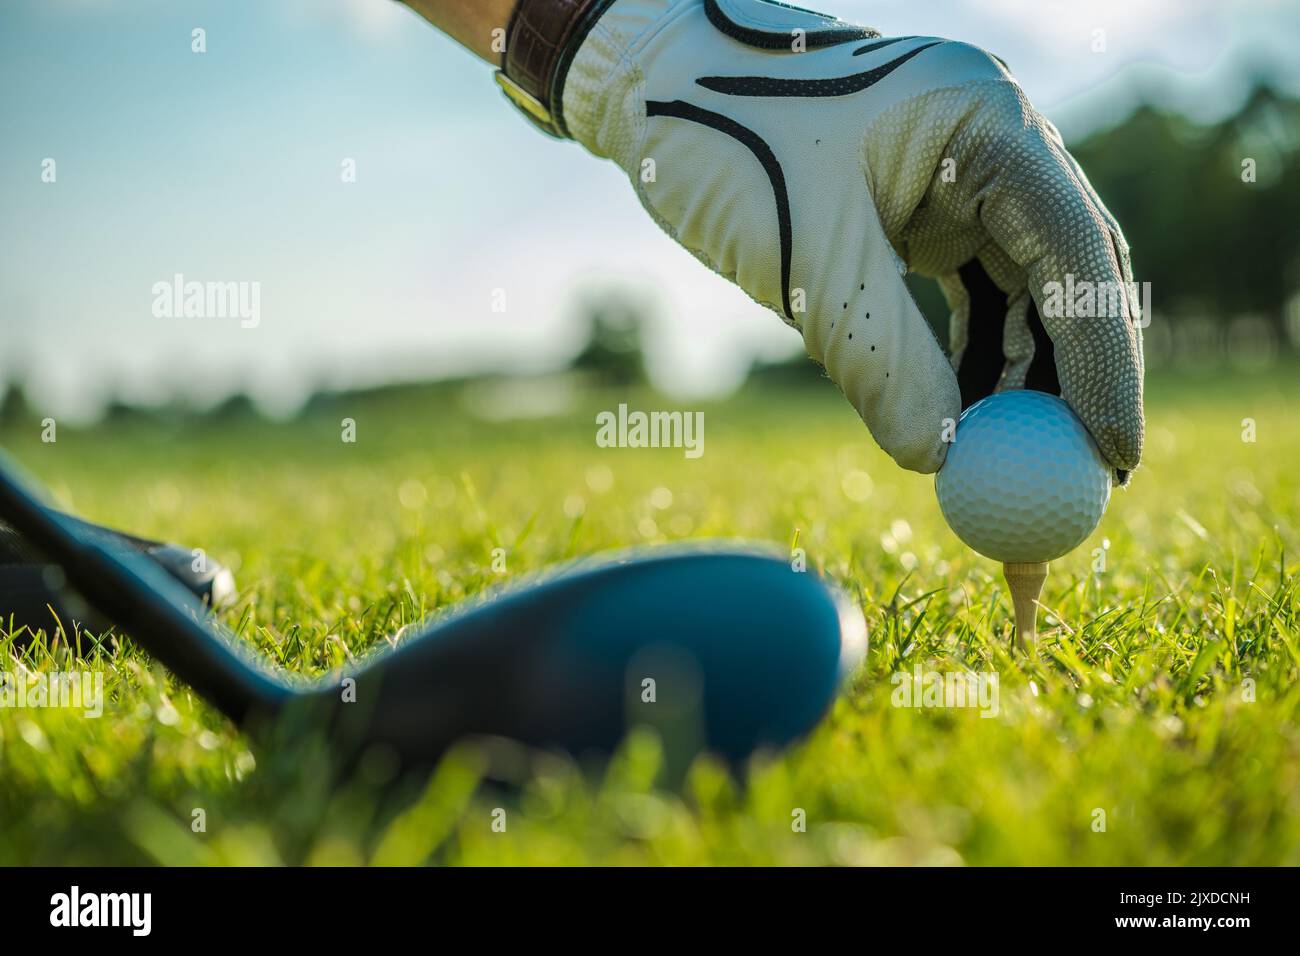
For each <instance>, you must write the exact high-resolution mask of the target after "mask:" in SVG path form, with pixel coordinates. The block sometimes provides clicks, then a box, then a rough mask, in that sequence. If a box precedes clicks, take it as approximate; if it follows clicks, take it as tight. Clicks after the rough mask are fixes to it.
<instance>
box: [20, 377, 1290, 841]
mask: <svg viewBox="0 0 1300 956" xmlns="http://www.w3.org/2000/svg"><path fill="white" fill-rule="evenodd" d="M1295 372H1296V369H1295V368H1294V367H1292V366H1280V367H1278V368H1275V369H1273V370H1271V371H1266V372H1253V373H1250V374H1244V373H1228V372H1225V371H1223V370H1220V369H1215V370H1206V371H1204V372H1202V373H1199V374H1191V373H1188V374H1184V375H1182V376H1181V377H1180V378H1177V379H1175V378H1161V377H1159V376H1157V377H1154V378H1153V379H1152V382H1151V386H1150V389H1149V392H1150V400H1149V439H1148V449H1149V450H1148V454H1147V458H1146V462H1145V465H1144V467H1143V468H1142V469H1141V471H1140V472H1139V473H1138V475H1137V476H1136V479H1135V481H1134V482H1133V485H1132V487H1131V488H1130V489H1127V490H1124V491H1121V492H1118V493H1117V494H1116V495H1115V496H1114V498H1113V500H1112V504H1111V507H1110V511H1109V513H1108V515H1107V517H1106V519H1105V520H1104V522H1103V524H1102V527H1101V529H1100V530H1099V531H1098V532H1097V533H1096V534H1095V535H1094V536H1093V538H1092V539H1090V540H1089V541H1088V542H1087V543H1086V544H1085V545H1084V546H1083V547H1081V548H1080V549H1079V550H1078V551H1076V552H1075V553H1073V554H1071V555H1069V556H1067V557H1066V558H1064V559H1062V560H1061V561H1059V562H1056V563H1055V564H1054V566H1053V571H1052V574H1051V576H1050V577H1049V579H1048V584H1047V590H1046V592H1045V596H1044V601H1045V603H1046V604H1047V605H1048V606H1049V607H1050V608H1051V609H1052V613H1053V622H1052V623H1051V624H1050V625H1049V626H1048V627H1047V628H1046V630H1045V634H1044V638H1043V642H1042V653H1041V656H1040V657H1039V658H1038V659H1036V660H1034V659H1027V658H1025V657H1023V656H1021V655H1018V654H1015V653H1013V652H1012V650H1011V646H1010V616H1009V615H1010V609H1009V606H1008V602H1007V598H1006V595H1005V592H1004V587H1003V585H1002V582H1001V580H1000V577H999V575H998V569H997V568H996V567H995V566H994V565H993V564H992V563H991V562H988V561H985V560H983V559H981V558H979V557H977V556H975V555H973V554H972V553H970V552H968V551H966V550H965V549H964V548H963V547H962V546H961V545H960V544H959V543H958V542H957V541H956V540H955V539H954V538H953V537H952V535H951V533H950V532H948V531H947V529H946V527H945V526H944V524H943V521H942V519H941V517H940V515H939V512H938V508H937V506H936V504H935V502H934V496H933V490H932V483H931V481H930V480H929V479H926V478H923V477H920V476H916V475H911V474H904V473H901V472H899V471H898V470H897V469H896V468H895V467H893V466H892V464H891V463H890V462H889V461H888V460H887V459H886V458H885V456H884V455H883V454H882V453H881V452H879V451H878V450H876V449H875V448H874V446H873V445H872V443H871V442H870V440H869V438H868V436H867V434H866V433H865V431H864V430H863V429H862V427H861V425H860V424H859V423H858V422H857V420H856V418H855V416H854V415H853V413H852V410H851V409H849V408H848V407H847V405H845V404H844V403H843V402H842V400H840V399H839V398H838V396H837V395H836V394H835V393H834V388H833V387H832V386H831V385H830V384H829V383H826V384H825V387H824V388H821V389H813V390H802V391H788V392H786V391H769V392H766V393H761V392H750V393H747V394H745V395H742V396H741V397H739V398H737V399H734V400H732V401H730V402H726V403H720V404H717V405H709V406H705V413H706V446H705V454H704V456H703V458H701V459H699V460H696V461H688V460H686V459H685V458H684V457H683V455H682V454H681V452H680V451H672V450H609V449H601V448H597V447H596V446H595V444H594V440H593V439H594V431H595V429H594V424H593V423H594V415H595V412H596V411H597V410H599V409H602V408H612V407H615V406H616V404H617V402H618V401H620V400H627V397H626V396H622V395H618V396H615V395H587V396H585V397H583V398H581V399H580V401H579V405H578V407H577V408H575V409H574V410H573V411H572V412H570V413H568V414H565V415H562V416H558V417H555V418H550V419H545V420H541V421H533V422H510V423H498V424H487V423H484V422H482V421H479V420H477V419H475V418H474V417H473V416H472V415H470V414H469V413H468V412H467V411H466V409H465V408H464V407H463V406H462V405H460V404H458V403H457V402H456V401H455V400H454V399H453V398H451V397H449V395H447V394H446V393H445V392H444V391H439V390H423V391H421V390H416V391H412V392H410V393H408V394H402V393H394V394H388V395H378V396H371V397H367V398H358V399H355V400H351V401H348V400H340V404H336V405H335V406H334V407H330V408H326V409H324V410H322V411H320V412H319V413H318V414H315V415H313V416H311V417H310V418H308V419H306V420H303V421H299V422H295V423H293V424H287V425H286V424H281V425H276V424H269V423H264V422H260V421H254V420H251V419H243V418H238V417H235V418H229V419H224V420H220V421H212V422H206V423H200V424H194V423H189V424H185V425H181V424H178V423H175V422H173V423H167V422H165V421H159V422H152V423H142V422H131V421H123V422H116V423H111V424H107V425H102V426H99V427H97V428H93V429H89V430H83V431H77V430H74V429H71V428H62V429H61V431H60V432H59V435H58V441H57V443H55V444H42V443H41V442H40V441H39V432H38V429H37V427H36V426H35V425H25V426H22V427H14V426H10V428H9V429H8V430H7V431H5V432H0V440H2V441H3V443H4V445H5V446H6V447H7V448H8V449H10V450H11V451H12V452H13V453H14V454H15V455H16V456H17V457H18V458H19V459H20V460H21V461H22V462H23V463H24V464H25V465H26V466H27V467H28V468H29V469H30V470H31V471H33V472H34V473H35V474H36V475H37V476H39V477H40V478H41V479H42V480H44V481H45V482H47V483H48V484H49V486H50V487H51V488H52V489H54V491H55V493H56V495H57V496H58V498H59V499H60V500H61V501H62V503H64V504H65V505H67V506H68V507H71V508H74V509H76V510H77V511H78V512H79V513H81V514H83V515H86V516H87V517H91V518H94V519H97V520H101V521H105V522H108V523H112V524H115V525H117V526H121V527H126V528H130V529H132V530H135V531H138V532H140V533H146V534H152V535H158V536H162V537H166V538H169V539H172V540H179V541H183V542H186V543H193V544H200V545H203V546H204V547H206V548H208V549H209V551H210V552H211V553H212V554H213V555H214V556H215V557H217V558H219V559H221V560H223V561H226V562H227V563H229V564H231V565H233V566H235V567H236V568H237V571H238V578H239V581H240V585H241V590H242V593H243V598H242V600H241V602H240V604H239V605H238V606H237V607H236V608H234V609H232V610H230V611H229V612H227V613H226V614H225V619H226V621H227V623H229V624H230V625H231V626H232V627H234V628H235V629H237V630H238V631H239V633H240V634H241V635H242V637H243V639H244V640H246V641H249V642H251V643H252V644H254V645H255V646H256V647H257V648H258V649H259V650H260V651H261V652H262V653H265V654H266V655H268V656H269V657H271V658H273V659H274V660H276V661H278V663H279V664H281V665H282V666H284V667H285V668H288V669H289V670H291V671H296V672H301V673H310V674H315V673H324V672H326V671H328V670H330V669H331V668H334V667H336V666H338V665H340V664H341V663H342V662H343V661H345V660H347V659H349V658H353V657H357V656H360V655H362V654H364V653H366V652H367V651H369V650H371V649H374V648H377V647H381V646H382V645H383V644H384V642H385V641H386V640H387V639H388V636H390V635H392V634H394V633H395V632H397V630H398V629H399V628H400V627H402V626H403V625H404V624H406V623H410V622H412V621H415V620H418V619H419V618H420V617H422V616H423V615H425V614H427V613H429V612H432V611H435V610H437V609H438V608H440V607H443V606H446V605H448V604H451V603H454V602H456V601H459V600H460V599H462V598H464V597H466V596H468V595H472V594H475V593H477V592H480V591H482V590H483V589H485V588H488V587H491V586H493V585H494V584H497V583H499V582H500V581H501V580H502V578H503V577H505V578H506V579H509V578H510V577H514V576H517V575H520V574H523V573H526V572H529V571H532V570H535V569H538V568H540V567H543V566H545V565H547V564H550V563H553V562H556V561H561V560H564V559H566V558H568V557H571V556H574V555H579V554H586V553H589V552H593V551H598V550H602V549H607V548H615V547H624V546H628V545H638V544H648V543H653V542H662V541H666V540H678V539H688V538H702V537H739V538H746V539H758V540H762V541H767V542H774V543H775V544H777V545H778V546H780V547H789V546H791V544H792V543H794V542H796V541H797V546H798V547H800V548H803V549H805V551H806V554H807V559H808V562H809V564H810V565H811V566H813V567H815V568H817V569H818V570H819V571H821V572H822V573H823V574H825V575H826V576H828V577H829V578H831V579H832V580H834V581H836V582H839V583H840V585H841V586H843V587H844V588H845V589H846V590H847V591H848V592H849V593H850V594H852V595H854V596H855V597H857V598H858V599H859V600H860V602H861V605H862V607H863V609H864V612H865V614H866V617H867V621H868V625H869V628H870V633H871V648H870V652H869V655H868V659H867V660H866V662H865V663H864V664H863V666H862V667H861V668H860V669H859V670H858V672H857V673H855V674H854V675H853V677H852V679H851V681H850V685H849V687H848V688H847V691H846V693H845V694H844V695H843V696H842V698H841V699H840V700H839V702H838V703H837V704H836V706H835V708H834V711H833V712H832V713H831V714H830V715H829V716H828V717H827V719H826V720H825V721H824V722H823V724H822V725H821V727H820V728H819V729H818V730H817V731H816V732H815V733H814V734H813V736H812V737H811V738H810V739H809V740H807V741H806V742H804V743H803V744H801V745H799V746H798V747H796V748H794V749H792V750H791V751H789V752H787V753H785V754H783V755H779V756H775V755H773V756H764V757H762V758H760V759H759V760H757V761H756V762H755V763H754V765H753V766H752V767H751V768H750V770H749V773H748V775H747V777H746V779H745V780H744V781H743V782H742V781H738V780H736V779H733V778H732V777H731V776H729V775H728V774H727V773H726V772H725V771H724V770H723V769H722V768H720V767H719V766H717V765H716V764H714V763H712V762H711V761H709V760H708V759H702V760H700V761H698V762H697V763H696V764H695V765H694V767H693V768H692V770H691V772H690V774H689V776H688V778H687V780H686V782H685V784H684V785H683V786H681V787H674V788H666V787H664V786H663V785H662V783H663V776H664V771H663V763H664V762H663V759H662V754H661V753H660V749H659V746H658V743H657V742H656V740H655V739H654V738H653V737H650V736H648V735H645V734H637V735H634V736H633V737H631V738H630V739H629V740H628V741H627V742H626V744H625V745H624V747H623V748H622V750H621V751H620V753H619V754H618V755H617V757H616V759H615V760H614V761H613V762H612V764H611V765H610V766H609V767H607V768H605V769H598V768H593V767H580V766H577V765H575V764H574V763H573V762H571V761H569V760H567V759H564V758H560V757H558V756H556V755H545V754H518V755H516V756H517V757H518V759H519V768H520V769H519V771H518V773H519V779H520V782H521V787H519V788H518V789H515V790H513V791H509V792H503V791H501V790H498V789H494V788H490V787H485V786H482V785H481V782H480V777H481V773H482V769H483V762H482V757H481V755H480V754H477V753H475V752H474V751H471V750H468V749H462V750H460V751H457V752H455V753H453V754H452V755H450V756H449V757H448V758H447V760H446V761H444V763H443V764H442V765H441V766H440V768H439V769H438V770H437V772H436V773H435V774H434V775H433V776H432V777H431V778H430V779H429V780H428V781H426V782H424V783H422V785H421V787H420V788H419V789H418V790H414V791H409V792H403V793H397V794H394V793H392V792H391V791H383V790H381V788H380V787H379V785H378V778H377V777H376V778H375V779H373V780H372V779H369V778H366V777H363V778H362V779H361V780H359V781H358V782H357V783H356V784H354V785H352V786H350V787H348V788H346V789H344V790H342V791H333V792H331V791H329V790H327V789H326V788H325V786H324V784H323V782H322V781H323V779H324V776H323V774H322V773H321V760H322V756H321V754H320V753H319V752H318V749H317V748H316V747H314V746H312V745H303V746H293V747H284V748H278V749H274V750H271V751H259V752H256V753H255V752H254V751H253V750H252V749H251V747H250V744H249V742H248V741H247V740H246V739H245V738H243V737H242V736H240V735H239V734H237V733H235V732H234V731H233V730H232V728H231V727H230V726H229V725H228V724H227V722H226V721H224V720H223V719H222V718H220V717H219V716H218V715H217V714H216V713H215V712H214V710H213V709H212V708H211V707H209V706H207V705H206V704H204V703H203V702H201V701H199V700H197V699H196V698H195V697H194V696H193V695H192V694H191V693H190V692H189V691H188V690H187V689H186V688H185V687H184V686H183V685H180V684H179V683H178V682H177V681H175V680H174V679H173V678H172V677H171V676H170V675H169V674H168V673H167V672H166V671H164V670H163V669H162V668H161V667H160V666H158V665H156V664H154V663H153V662H152V661H151V660H150V659H149V658H148V657H147V656H146V655H144V654H143V653H142V652H140V651H139V650H137V649H135V648H134V647H133V646H132V645H131V644H130V643H129V642H127V641H123V640H119V639H116V638H114V639H112V640H111V641H110V642H108V643H107V645H106V646H97V645H96V644H95V643H94V642H93V641H91V640H89V639H88V638H86V637H85V636H82V638H81V641H80V653H78V651H77V650H76V648H77V646H78V645H77V641H76V640H75V639H71V640H70V639H69V638H68V637H67V636H61V637H60V638H59V639H58V640H56V641H54V642H53V643H49V642H39V643H36V644H34V645H32V646H31V647H29V648H28V649H27V650H26V651H19V650H18V648H17V645H16V644H15V642H14V641H13V638H12V637H11V636H8V637H7V636H6V635H5V634H4V633H3V632H0V670H9V671H27V672H32V671H52V670H65V671H66V670H73V669H78V670H80V669H89V670H93V671H97V672H102V673H103V675H104V682H105V690H106V694H107V705H106V711H105V714H104V716H103V717H102V718H100V719H94V720H92V719H85V718H83V717H82V716H80V714H79V713H77V712H70V711H66V710H53V709H43V710H42V709H26V710H18V709H14V708H0V864H51V863H55V864H107V863H127V864H132V863H165V864H181V863H200V864H206V863H214V864H215V863H251V864H260V863H290V864H297V863H367V862H368V863H423V862H433V863H441V864H534V863H546V864H637V863H648V864H658V863H669V864H687V865H691V864H749V863H769V864H771V863H775V864H805V863H834V864H872V863H878V864H963V863H964V864H1083V865H1093V864H1246V863H1254V864H1288V863H1289V864H1297V863H1300V731H1298V730H1297V725H1296V716H1297V709H1298V706H1300V684H1298V683H1297V680H1296V677H1297V672H1298V671H1300V596H1298V595H1297V587H1298V582H1300V578H1298V577H1297V568H1298V565H1297V555H1298V554H1300V534H1298V533H1297V528H1298V527H1300V522H1298V521H1297V517H1298V516H1300V480H1298V479H1297V474H1298V472H1300V424H1297V421H1296V419H1295V415H1294V410H1295V409H1296V408H1297V407H1298V406H1297V397H1300V396H1298V394H1297V385H1296V384H1295V383H1296V375H1295ZM632 404H633V406H634V407H641V408H662V407H680V406H681V403H680V402H677V403H670V402H668V401H667V400H664V399H660V398H655V397H654V396H651V395H648V394H647V395H640V396H635V397H634V398H633V399H632ZM343 417H352V418H354V419H355V420H356V422H357V430H358V432H357V433H358V441H357V443H356V444H351V445H349V444H344V443H343V442H341V441H340V434H339V433H340V427H339V421H340V420H341V419H342V418H343ZM1247 418H1250V419H1253V420H1254V421H1255V428H1256V438H1257V440H1256V441H1255V442H1253V443H1252V442H1245V441H1243V440H1242V430H1243V424H1242V420H1243V419H1247ZM497 548H500V549H504V550H503V552H501V554H503V555H504V558H505V561H506V567H507V573H506V574H505V575H504V576H503V575H500V574H497V573H495V572H494V570H493V566H492V565H493V552H494V549H497ZM1101 558H1104V567H1103V565H1102V564H1101V563H1100V559H1101ZM918 664H920V665H921V666H922V667H924V668H926V669H927V670H938V671H942V672H957V671H974V672H996V674H997V675H998V677H999V682H1000V684H999V686H1000V699H999V708H998V714H997V716H996V717H991V718H990V717H985V716H981V713H980V711H978V710H975V709H916V708H902V707H896V706H894V705H893V702H892V701H891V698H892V696H893V690H894V685H893V684H892V683H891V680H890V678H891V675H892V674H894V673H895V672H898V671H911V670H912V669H913V668H915V667H916V666H917V665H918ZM498 810H500V811H502V812H504V819H505V822H506V829H505V832H504V833H502V832H495V831H494V829H493V821H494V813H495V812H496V811H498ZM799 811H802V812H803V814H804V815H805V816H806V821H807V825H806V831H805V832H796V829H795V828H794V827H792V821H794V820H795V819H796V817H797V815H798V812H799ZM200 812H201V815H202V820H203V823H204V825H205V829H204V830H202V831H201V832H196V828H195V825H194V821H195V820H196V819H197V818H198V814H199V813H200ZM500 816H501V815H500V813H496V817H495V818H496V819H500Z"/></svg>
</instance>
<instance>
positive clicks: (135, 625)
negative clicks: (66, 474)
mask: <svg viewBox="0 0 1300 956" xmlns="http://www.w3.org/2000/svg"><path fill="white" fill-rule="evenodd" d="M17 474H18V471H17V469H16V467H15V466H14V464H13V462H12V459H10V458H9V457H8V456H6V455H4V454H3V453H2V452H0V518H3V519H4V520H5V521H7V522H9V524H11V525H12V526H13V527H14V528H16V529H17V530H18V531H19V532H21V533H22V534H23V535H25V536H26V537H27V538H28V540H29V541H31V543H32V544H33V545H35V546H36V547H37V548H38V549H39V550H40V551H41V552H42V553H44V555H45V556H46V558H47V559H48V560H49V561H51V562H52V563H54V564H56V565H58V566H59V567H60V568H61V569H62V571H63V573H64V574H65V575H66V576H67V580H68V583H69V584H71V585H72V587H73V589H75V590H76V591H78V592H79V593H80V594H81V595H82V596H83V597H84V598H85V599H86V600H87V601H89V602H90V603H91V605H93V606H94V607H95V608H96V609H97V610H98V611H100V612H101V613H102V614H104V616H105V617H106V618H108V619H109V620H111V621H113V622H114V623H116V624H119V625H120V626H121V627H122V629H123V630H124V631H125V632H126V633H128V634H129V635H130V636H131V637H132V638H133V639H135V640H136V641H138V642H139V643H140V645H141V646H143V647H144V648H145V649H146V650H147V651H149V653H151V654H152V655H153V656H154V657H156V658H158V660H160V661H162V662H163V663H164V664H165V665H167V667H168V668H170V669H171V670H172V671H173V672H175V674H176V676H178V677H179V678H180V679H181V680H183V681H185V682H186V683H188V684H190V685H191V686H192V687H194V689H195V690H197V691H198V692H199V693H200V694H202V695H203V696H204V697H206V698H207V699H208V700H210V701H211V702H212V703H213V704H215V705H216V706H217V707H218V708H219V709H220V710H221V712H222V713H224V714H226V716H228V717H230V718H231V719H232V720H234V721H235V722H236V723H240V724H242V723H244V722H245V721H246V720H247V718H248V717H249V716H250V715H251V714H252V713H254V712H259V713H267V714H273V713H275V712H277V711H278V710H279V709H280V708H281V707H282V706H283V704H284V703H285V702H286V701H287V700H288V699H289V698H290V697H292V696H293V691H292V689H291V688H290V687H289V686H288V684H286V683H284V682H283V681H280V680H277V679H276V678H275V677H274V676H272V675H271V674H269V673H268V672H267V671H265V670H264V669H262V668H261V667H258V666H257V665H256V664H255V663H253V662H252V661H250V660H247V659H246V658H245V657H244V656H242V655H241V654H239V653H237V652H236V651H235V649H234V648H233V647H231V646H230V645H229V644H228V643H227V642H226V641H225V640H223V639H222V637H220V636H219V635H218V634H217V633H216V631H215V630H214V629H213V628H211V627H209V626H208V624H207V623H206V622H205V621H203V620H202V619H201V618H200V613H201V612H200V611H199V609H198V608H196V607H195V606H194V605H193V604H192V603H191V602H190V600H189V597H188V594H187V592H185V590H184V588H182V587H181V585H179V584H177V583H176V582H175V581H173V580H172V579H171V578H170V577H169V576H168V575H167V574H166V572H164V571H162V570H161V569H159V568H157V567H154V566H153V565H152V564H151V563H150V562H149V561H148V560H146V559H144V558H142V557H139V556H138V555H134V554H131V553H129V552H127V551H121V552H118V551H115V550H110V549H108V548H106V547H104V546H103V545H101V544H99V543H97V542H94V541H88V540H86V539H84V538H83V537H82V536H80V535H79V534H78V532H77V530H76V528H75V526H74V525H73V524H72V522H70V521H66V520H64V519H63V518H62V517H61V516H60V515H59V514H58V513H57V512H55V511H53V510H52V509H50V508H47V507H46V506H45V505H44V504H42V503H41V501H40V500H39V499H38V498H37V497H36V495H34V494H33V493H32V492H31V491H30V490H29V488H28V487H27V486H26V485H25V483H24V482H23V481H21V480H20V479H19V478H18V477H17Z"/></svg>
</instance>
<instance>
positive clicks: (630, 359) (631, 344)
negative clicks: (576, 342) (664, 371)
mask: <svg viewBox="0 0 1300 956" xmlns="http://www.w3.org/2000/svg"><path fill="white" fill-rule="evenodd" d="M580 307H581V309H582V310H583V312H585V313H586V317H587V323H588V329H589V332H588V336H587V343H586V345H584V346H583V348H582V351H580V352H579V353H578V354H577V355H576V356H575V357H574V359H573V361H572V363H570V367H571V368H573V369H575V370H577V371H582V372H587V373H589V374H590V375H592V376H593V377H594V378H596V379H597V380H598V381H599V382H600V383H601V384H604V385H634V384H638V383H641V382H644V381H645V380H646V372H645V356H644V354H643V353H642V344H643V332H644V330H645V327H646V325H647V324H648V322H649V314H648V311H647V309H646V306H645V304H644V303H643V302H642V301H641V300H640V299H639V298H637V297H635V296H633V295H632V294H630V293H628V292H626V291H624V290H618V289H615V290H604V291H601V292H597V293H590V294H588V295H587V296H586V297H585V298H584V300H583V301H582V304H581V306H580Z"/></svg>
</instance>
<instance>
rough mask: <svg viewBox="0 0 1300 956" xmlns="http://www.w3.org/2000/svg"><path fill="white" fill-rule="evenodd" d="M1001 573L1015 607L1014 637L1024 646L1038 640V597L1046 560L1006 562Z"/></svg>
mask: <svg viewBox="0 0 1300 956" xmlns="http://www.w3.org/2000/svg"><path fill="white" fill-rule="evenodd" d="M1002 573H1003V575H1004V576H1005V577H1006V579H1007V587H1008V588H1010V589H1011V603H1012V605H1014V607H1015V609H1016V638H1017V640H1018V641H1019V642H1020V646H1021V647H1025V646H1026V645H1027V644H1032V643H1034V642H1035V641H1037V640H1038V598H1039V597H1040V596H1041V595H1042V593H1043V582H1044V581H1046V580H1047V562H1046V561H1027V562H1020V563H1017V562H1008V563H1007V564H1004V565H1002Z"/></svg>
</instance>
